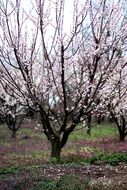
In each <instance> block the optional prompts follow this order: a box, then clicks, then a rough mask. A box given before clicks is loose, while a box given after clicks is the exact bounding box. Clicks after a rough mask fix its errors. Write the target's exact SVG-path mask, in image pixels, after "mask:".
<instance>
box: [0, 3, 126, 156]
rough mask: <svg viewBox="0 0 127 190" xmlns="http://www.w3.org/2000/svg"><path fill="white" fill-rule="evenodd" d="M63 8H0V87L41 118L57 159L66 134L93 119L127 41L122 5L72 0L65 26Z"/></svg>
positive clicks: (48, 5)
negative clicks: (0, 72) (0, 80)
mask: <svg viewBox="0 0 127 190" xmlns="http://www.w3.org/2000/svg"><path fill="white" fill-rule="evenodd" d="M67 6H68V5H67V1H63V0H59V1H55V0H53V1H50V0H49V1H45V0H36V1H35V2H33V3H32V4H31V5H30V10H28V7H27V8H25V7H24V5H23V3H22V1H21V0H16V3H15V4H14V3H13V2H12V1H11V0H10V1H6V4H4V3H1V6H0V7H1V9H0V16H1V24H0V27H1V30H2V35H1V39H0V40H1V44H2V45H1V47H0V63H1V65H2V67H3V68H4V70H5V72H6V75H4V81H5V82H6V81H9V82H10V84H11V85H12V86H13V87H14V88H15V89H16V90H15V92H17V95H18V96H19V97H22V100H23V104H25V105H29V106H31V107H33V108H34V109H35V110H36V111H38V112H39V113H40V116H41V121H42V125H43V131H44V133H45V135H46V136H47V139H48V140H49V142H50V143H51V157H55V158H57V159H59V158H60V153H61V149H62V148H63V147H64V145H65V144H66V142H67V140H68V137H69V135H70V133H71V132H72V131H73V130H74V129H75V127H76V126H77V125H78V123H79V122H81V121H82V120H85V119H86V118H87V117H88V115H89V114H92V110H93V109H94V107H95V99H96V96H97V94H98V92H99V91H100V89H102V88H103V86H104V84H105V82H106V81H107V79H108V78H109V77H110V74H111V73H112V70H113V69H114V68H115V67H116V65H117V64H118V62H119V59H120V57H121V54H122V52H121V51H120V48H121V47H122V44H123V43H124V40H125V35H126V27H125V25H126V22H124V20H125V19H124V16H123V10H122V6H121V3H118V2H115V3H114V2H113V1H108V0H101V1H100V0H98V1H97V3H96V4H95V3H94V1H92V0H89V1H87V0H86V1H83V2H81V3H78V1H77V0H74V1H73V5H72V10H71V15H72V16H71V17H70V23H69V24H68V18H67V15H66V14H67V12H66V10H67ZM67 25H68V27H67ZM28 26H29V27H28ZM119 47H120V48H119ZM15 92H14V94H15Z"/></svg>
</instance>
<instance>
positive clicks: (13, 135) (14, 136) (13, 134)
mask: <svg viewBox="0 0 127 190" xmlns="http://www.w3.org/2000/svg"><path fill="white" fill-rule="evenodd" d="M12 139H14V140H15V139H16V130H12Z"/></svg>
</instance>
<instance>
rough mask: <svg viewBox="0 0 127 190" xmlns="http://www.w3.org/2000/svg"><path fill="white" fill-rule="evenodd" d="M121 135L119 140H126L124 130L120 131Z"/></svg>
mask: <svg viewBox="0 0 127 190" xmlns="http://www.w3.org/2000/svg"><path fill="white" fill-rule="evenodd" d="M119 135H120V137H119V140H120V141H121V142H123V141H124V140H125V134H124V131H120V132H119Z"/></svg>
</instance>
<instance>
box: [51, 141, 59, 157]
mask: <svg viewBox="0 0 127 190" xmlns="http://www.w3.org/2000/svg"><path fill="white" fill-rule="evenodd" d="M60 154H61V148H60V145H59V143H58V142H53V143H52V144H51V158H56V160H57V161H59V160H60Z"/></svg>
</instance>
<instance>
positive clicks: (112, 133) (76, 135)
mask: <svg viewBox="0 0 127 190" xmlns="http://www.w3.org/2000/svg"><path fill="white" fill-rule="evenodd" d="M80 128H82V125H81V124H79V125H78V127H77V128H76V130H75V131H73V132H72V133H71V134H70V137H69V140H70V141H77V140H85V139H90V140H96V139H98V138H103V137H116V136H118V130H117V127H116V125H115V124H114V123H102V124H101V125H97V124H93V125H92V128H91V135H90V136H89V135H87V132H86V129H85V128H83V129H81V130H79V129H80Z"/></svg>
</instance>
